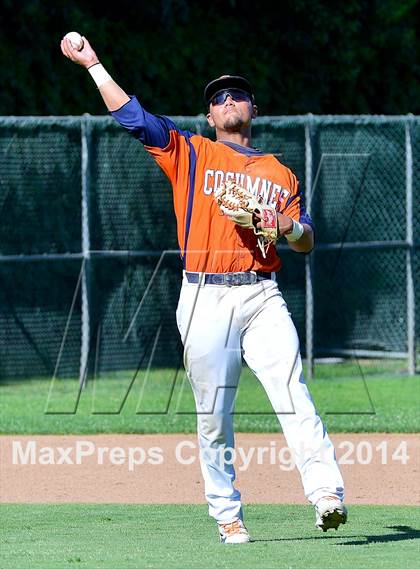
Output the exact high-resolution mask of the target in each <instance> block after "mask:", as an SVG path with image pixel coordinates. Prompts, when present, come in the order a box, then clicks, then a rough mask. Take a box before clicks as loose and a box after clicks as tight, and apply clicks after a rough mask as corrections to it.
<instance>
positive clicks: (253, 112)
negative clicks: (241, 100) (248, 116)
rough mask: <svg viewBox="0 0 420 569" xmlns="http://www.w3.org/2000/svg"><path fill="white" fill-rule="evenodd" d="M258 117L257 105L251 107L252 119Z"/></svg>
mask: <svg viewBox="0 0 420 569" xmlns="http://www.w3.org/2000/svg"><path fill="white" fill-rule="evenodd" d="M257 116H258V107H257V105H252V118H253V119H255V118H257Z"/></svg>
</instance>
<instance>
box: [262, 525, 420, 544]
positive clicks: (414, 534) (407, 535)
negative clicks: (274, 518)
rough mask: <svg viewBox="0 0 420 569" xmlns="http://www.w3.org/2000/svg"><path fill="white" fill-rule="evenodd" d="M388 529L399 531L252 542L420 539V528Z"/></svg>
mask: <svg viewBox="0 0 420 569" xmlns="http://www.w3.org/2000/svg"><path fill="white" fill-rule="evenodd" d="M386 529H391V530H396V531H397V532H399V533H388V534H382V535H363V536H360V535H357V536H349V535H318V536H314V537H296V538H293V537H283V538H278V539H252V540H251V542H252V543H263V542H270V543H271V542H276V541H278V542H282V541H307V540H319V539H324V540H325V539H342V540H344V539H349V538H354V541H346V542H343V543H336V544H335V545H370V544H372V543H389V542H391V541H404V540H408V539H420V530H418V529H415V528H412V527H410V526H386Z"/></svg>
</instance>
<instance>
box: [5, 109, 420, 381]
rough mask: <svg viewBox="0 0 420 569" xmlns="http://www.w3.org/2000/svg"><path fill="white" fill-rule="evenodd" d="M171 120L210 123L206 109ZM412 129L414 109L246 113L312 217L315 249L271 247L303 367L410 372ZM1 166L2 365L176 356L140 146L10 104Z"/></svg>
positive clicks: (79, 120)
mask: <svg viewBox="0 0 420 569" xmlns="http://www.w3.org/2000/svg"><path fill="white" fill-rule="evenodd" d="M172 118H173V120H174V121H175V122H176V123H177V124H178V125H179V126H180V127H181V128H185V129H188V130H191V131H193V132H201V133H202V134H204V135H206V136H210V137H211V136H212V133H211V132H210V130H209V128H208V126H207V123H206V121H205V119H204V117H203V116H200V117H172ZM419 133H420V118H419V117H414V116H411V115H409V116H403V117H373V116H372V117H371V116H340V117H338V116H337V117H331V116H313V115H306V116H300V117H262V118H259V119H257V120H256V121H255V124H254V130H253V144H254V146H256V147H257V148H259V149H261V150H263V151H265V152H272V153H274V154H276V155H277V156H278V157H279V159H280V160H281V161H283V162H284V163H285V164H286V165H287V166H289V167H290V168H291V169H292V170H293V171H294V172H295V173H296V175H297V176H298V178H299V180H300V184H301V187H302V189H303V191H304V193H305V195H306V201H307V208H308V209H309V210H310V213H311V215H312V217H313V219H314V221H315V227H316V243H317V245H316V248H315V250H314V252H313V253H312V254H311V255H310V256H302V255H298V254H296V253H293V252H291V251H290V250H289V249H288V248H287V246H286V245H281V244H280V245H279V253H280V255H281V257H282V258H283V268H282V270H281V271H280V272H279V274H278V280H279V283H280V287H281V289H282V291H283V294H284V296H285V298H286V300H287V303H288V306H289V309H290V312H291V313H292V316H293V319H294V322H295V324H296V326H297V329H298V332H299V336H300V339H301V344H302V352H303V354H304V356H306V357H307V359H308V361H309V364H311V363H312V362H313V359H314V358H315V357H317V356H319V357H321V356H330V355H341V356H353V357H365V356H367V357H375V356H381V357H404V358H407V362H408V370H409V371H410V372H411V373H413V372H414V370H415V366H416V353H417V356H418V355H419V351H420V347H419V345H418V343H417V342H416V328H417V330H418V329H419V324H420V311H419V307H420V292H419V288H420V287H419V286H418V283H419V282H420V261H419V242H420V219H419V211H420V191H419V186H418V176H415V173H418V171H419V165H420V164H419V155H420V135H419ZM0 167H1V178H0V179H1V186H0V215H1V224H0V378H11V377H34V376H38V375H39V376H45V375H51V376H53V375H55V376H62V377H67V376H77V375H79V374H80V375H81V376H84V375H85V374H86V373H89V374H90V373H93V374H99V373H111V372H112V371H115V370H121V369H130V370H133V369H134V370H135V369H138V368H139V367H140V366H148V365H158V366H178V365H179V363H180V361H182V360H181V344H180V340H179V335H178V331H177V328H176V323H175V308H176V303H177V297H178V292H179V289H180V284H181V271H182V266H181V262H180V258H179V253H178V245H177V239H176V227H175V218H174V214H173V206H172V195H171V190H170V186H169V182H168V181H167V179H166V177H165V176H164V175H163V173H162V172H161V171H160V169H159V168H158V167H157V166H156V164H155V162H154V161H153V159H152V158H151V157H150V156H149V155H148V154H147V153H146V151H145V150H144V149H143V147H142V145H141V144H140V143H138V142H136V141H135V140H133V139H132V138H130V137H129V136H128V135H127V134H126V133H125V131H123V129H121V127H119V125H117V124H116V123H115V122H114V121H113V119H112V118H110V117H91V116H88V115H85V116H83V117H48V118H39V117H19V118H18V117H3V118H0ZM416 283H417V286H416ZM309 370H311V365H309ZM309 373H310V371H309Z"/></svg>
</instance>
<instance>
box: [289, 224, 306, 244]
mask: <svg viewBox="0 0 420 569" xmlns="http://www.w3.org/2000/svg"><path fill="white" fill-rule="evenodd" d="M304 231H305V229H304V227H303V225H302V224H301V223H299V221H295V220H293V229H292V231H291V232H290V233H286V235H285V237H286V239H287V240H288V241H297V240H298V239H300V238H301V237H302V235H303V232H304Z"/></svg>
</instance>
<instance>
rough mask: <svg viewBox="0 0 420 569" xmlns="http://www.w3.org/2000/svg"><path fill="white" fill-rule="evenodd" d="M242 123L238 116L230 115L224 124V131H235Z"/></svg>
mask: <svg viewBox="0 0 420 569" xmlns="http://www.w3.org/2000/svg"><path fill="white" fill-rule="evenodd" d="M244 124H245V123H244V121H243V120H242V118H241V117H240V116H238V115H231V116H229V117H226V119H225V122H224V125H223V127H224V129H225V130H227V131H236V130H238V129H240V128H242V127H243V126H244Z"/></svg>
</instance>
